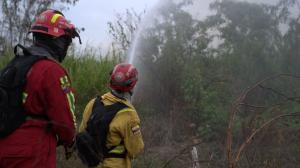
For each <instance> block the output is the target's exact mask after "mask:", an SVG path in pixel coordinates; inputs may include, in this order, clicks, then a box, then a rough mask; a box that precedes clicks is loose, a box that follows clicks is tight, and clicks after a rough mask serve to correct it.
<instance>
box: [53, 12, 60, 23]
mask: <svg viewBox="0 0 300 168" xmlns="http://www.w3.org/2000/svg"><path fill="white" fill-rule="evenodd" d="M60 16H62V15H61V14H58V13H57V14H54V15H53V16H52V19H51V23H52V24H54V23H55V22H56V21H57V19H58V18H59V17H60Z"/></svg>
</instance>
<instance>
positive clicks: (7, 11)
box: [0, 0, 78, 47]
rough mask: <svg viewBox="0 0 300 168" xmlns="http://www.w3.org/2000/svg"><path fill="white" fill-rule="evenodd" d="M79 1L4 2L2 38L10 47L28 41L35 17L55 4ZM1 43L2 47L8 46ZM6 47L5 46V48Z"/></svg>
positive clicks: (0, 5)
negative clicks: (28, 34)
mask: <svg viewBox="0 0 300 168" xmlns="http://www.w3.org/2000/svg"><path fill="white" fill-rule="evenodd" d="M77 1H78V0H54V1H48V0H47V1H40V0H2V1H1V2H0V7H1V8H2V10H0V11H1V13H0V16H1V17H0V25H1V26H0V37H1V38H4V39H6V41H5V42H6V43H7V44H8V45H13V44H15V43H16V42H19V43H21V42H23V43H24V42H25V41H26V40H28V37H27V33H28V30H29V28H30V25H31V23H32V21H33V20H34V17H35V16H36V15H37V14H39V13H41V12H42V11H43V10H45V9H47V8H50V7H52V6H53V5H54V4H60V5H75V4H76V2H77ZM7 44H5V43H4V42H2V41H0V46H1V47H3V45H7ZM4 47H5V46H4Z"/></svg>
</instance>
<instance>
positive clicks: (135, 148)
mask: <svg viewBox="0 0 300 168" xmlns="http://www.w3.org/2000/svg"><path fill="white" fill-rule="evenodd" d="M137 75H138V72H137V70H136V68H135V67H134V66H133V65H131V64H125V63H122V64H118V65H116V66H115V67H114V69H113V71H112V73H111V75H110V83H109V87H110V89H111V91H110V92H109V93H106V94H104V95H102V97H101V98H102V103H103V104H104V106H106V105H112V104H115V103H117V102H121V103H124V104H125V105H126V106H128V107H126V108H124V109H122V110H120V111H118V112H117V114H116V115H115V117H114V118H113V120H112V121H111V123H110V125H109V130H108V133H107V139H106V147H107V149H111V147H114V148H113V149H112V150H110V151H108V153H109V154H125V157H124V158H119V157H118V158H117V157H105V158H104V160H103V163H102V164H100V165H99V166H98V167H97V168H131V167H132V166H131V161H132V159H134V158H135V157H136V156H137V155H138V154H140V153H141V152H142V151H143V149H144V142H143V139H142V134H141V128H140V119H139V116H138V114H137V112H136V110H135V108H134V107H133V105H132V104H131V102H130V99H131V96H132V91H133V89H134V86H135V85H136V83H137ZM95 100H96V99H93V100H91V101H90V102H89V103H88V104H87V106H86V108H85V110H84V113H83V119H82V123H81V125H80V128H79V132H83V131H84V130H85V128H86V127H87V122H88V120H89V117H90V116H91V113H92V109H93V105H94V103H95ZM98 100H99V99H98ZM99 101H100V100H99Z"/></svg>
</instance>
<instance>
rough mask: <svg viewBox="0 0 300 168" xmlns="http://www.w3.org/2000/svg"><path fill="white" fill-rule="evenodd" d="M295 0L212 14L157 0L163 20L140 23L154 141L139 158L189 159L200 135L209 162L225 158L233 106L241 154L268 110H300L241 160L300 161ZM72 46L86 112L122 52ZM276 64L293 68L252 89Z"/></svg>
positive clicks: (146, 129)
mask: <svg viewBox="0 0 300 168" xmlns="http://www.w3.org/2000/svg"><path fill="white" fill-rule="evenodd" d="M297 4H298V6H299V2H297V1H295V0H281V1H280V2H279V3H278V4H275V5H265V4H256V3H249V2H239V1H230V0H223V1H216V2H213V3H212V4H211V6H210V7H211V10H212V11H213V12H212V14H211V15H210V16H208V17H207V18H206V19H204V20H197V19H195V18H194V17H193V16H192V15H191V14H190V13H189V12H187V11H186V10H185V9H186V8H188V6H189V5H191V1H183V3H174V2H173V1H166V3H165V5H163V6H161V7H160V8H159V10H158V12H157V13H156V15H157V16H156V18H157V20H155V21H154V22H153V23H152V25H151V26H150V27H148V28H146V29H145V30H144V31H143V32H142V35H141V39H140V40H139V44H138V51H137V52H136V53H137V57H136V60H135V64H136V65H137V67H138V69H139V74H140V76H139V84H138V88H137V89H136V90H135V97H134V99H133V100H134V104H135V106H136V107H137V109H138V112H139V114H140V117H141V119H142V124H143V126H142V128H143V136H144V139H145V143H146V149H145V154H144V155H143V156H142V157H140V158H139V159H138V160H136V161H135V162H134V164H135V167H138V168H144V167H148V168H149V167H150V168H160V167H172V168H177V167H178V168H179V167H180V168H181V167H190V165H191V164H190V163H191V159H190V158H191V156H190V149H191V146H193V145H195V146H196V147H197V148H198V149H199V153H200V154H199V156H200V160H203V162H201V166H202V167H226V164H227V156H226V137H227V128H228V124H229V123H228V122H229V117H230V114H231V113H230V112H232V111H236V113H235V114H236V115H235V120H234V122H233V123H232V129H231V132H232V135H233V139H232V146H231V148H230V149H231V150H232V151H231V154H232V156H233V157H236V156H237V155H236V154H237V152H238V150H239V147H240V146H241V145H242V144H243V143H244V142H245V140H246V139H247V138H249V136H250V135H251V134H253V133H254V132H255V130H257V129H258V128H260V127H261V126H262V125H263V124H265V123H266V122H268V121H269V120H270V119H274V118H276V117H277V116H279V115H283V114H289V113H295V114H294V115H293V117H282V118H280V119H278V120H275V122H274V123H272V124H270V125H268V126H266V127H264V129H262V130H261V131H260V132H259V133H257V134H256V136H255V137H254V138H252V139H251V143H249V144H247V146H246V148H245V149H244V150H243V152H242V153H241V156H240V158H238V159H237V160H238V161H237V162H236V163H235V165H234V166H238V167H297V165H299V164H300V158H299V154H300V152H299V151H300V148H299V139H300V134H299V130H300V124H299V123H300V122H299V121H300V119H299V116H298V115H299V113H300V103H299V97H300V76H299V74H300V66H299V62H300V56H299V53H300V48H299V44H300V36H299V35H300V16H299V15H296V16H295V15H294V14H292V13H291V11H295V10H297V11H299V10H300V9H298V8H297V7H296V6H297ZM128 16H131V15H130V14H128ZM122 24H125V25H123V26H128V25H127V22H124V21H122V20H119V24H110V26H111V31H113V30H126V29H122ZM134 25H135V24H134ZM283 25H284V27H285V29H283V28H282V26H283ZM114 26H119V27H118V28H117V29H114ZM111 33H112V34H113V36H114V39H115V40H116V42H117V43H116V44H118V45H120V46H119V47H117V48H118V50H122V49H124V50H127V49H128V46H129V43H128V42H131V41H132V39H131V38H127V36H126V32H120V34H118V31H116V32H111ZM132 33H133V32H132V31H130V32H129V34H128V35H129V36H130V37H131V35H132ZM123 42H125V44H122V43H123ZM122 46H123V47H122ZM112 53H121V54H122V53H127V51H114V52H112ZM7 55H9V54H6V56H4V57H1V58H0V59H1V60H0V67H3V65H5V63H6V62H7V61H8V58H9V57H8V56H7ZM73 55H74V56H69V57H68V58H67V59H66V60H65V62H64V66H65V67H66V69H67V70H68V72H69V74H70V77H71V78H72V82H73V86H74V89H75V92H76V93H77V94H76V95H77V100H78V101H77V110H76V116H77V118H78V122H80V119H81V113H82V111H83V109H84V106H85V105H86V103H87V102H88V101H89V100H90V99H91V98H93V97H94V96H95V95H97V94H102V93H104V92H106V91H107V87H106V85H107V79H108V73H109V71H110V70H111V69H112V67H113V65H114V64H116V63H117V62H119V59H116V58H115V57H113V56H111V55H110V54H108V56H106V57H101V58H98V57H93V56H91V55H92V54H89V53H86V54H85V56H81V57H78V56H75V55H76V54H73ZM112 55H113V54H112ZM124 57H125V56H124ZM154 58H155V59H154ZM277 74H290V75H289V76H287V75H282V76H277V77H276V78H275V77H274V78H270V80H267V81H265V82H261V83H260V84H259V85H257V86H256V87H253V89H251V87H252V86H254V85H255V84H256V83H257V82H259V81H261V80H263V79H266V78H268V77H270V76H273V75H277ZM247 89H249V90H247ZM241 95H242V96H241ZM240 96H241V97H240ZM239 97H240V99H238V98H239ZM235 100H236V101H235ZM58 161H59V163H58V165H59V167H65V168H67V167H81V166H80V165H79V161H78V159H77V160H74V158H73V160H71V161H67V162H66V161H64V159H63V155H62V151H60V152H59V156H58ZM168 161H169V162H168ZM75 163H76V166H75ZM77 164H78V165H77Z"/></svg>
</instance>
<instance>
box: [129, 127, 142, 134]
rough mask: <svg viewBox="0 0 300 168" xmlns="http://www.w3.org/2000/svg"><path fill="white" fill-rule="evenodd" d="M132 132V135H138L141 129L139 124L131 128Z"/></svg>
mask: <svg viewBox="0 0 300 168" xmlns="http://www.w3.org/2000/svg"><path fill="white" fill-rule="evenodd" d="M131 131H132V134H133V135H140V134H141V129H140V126H139V125H136V126H134V127H132V128H131Z"/></svg>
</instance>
